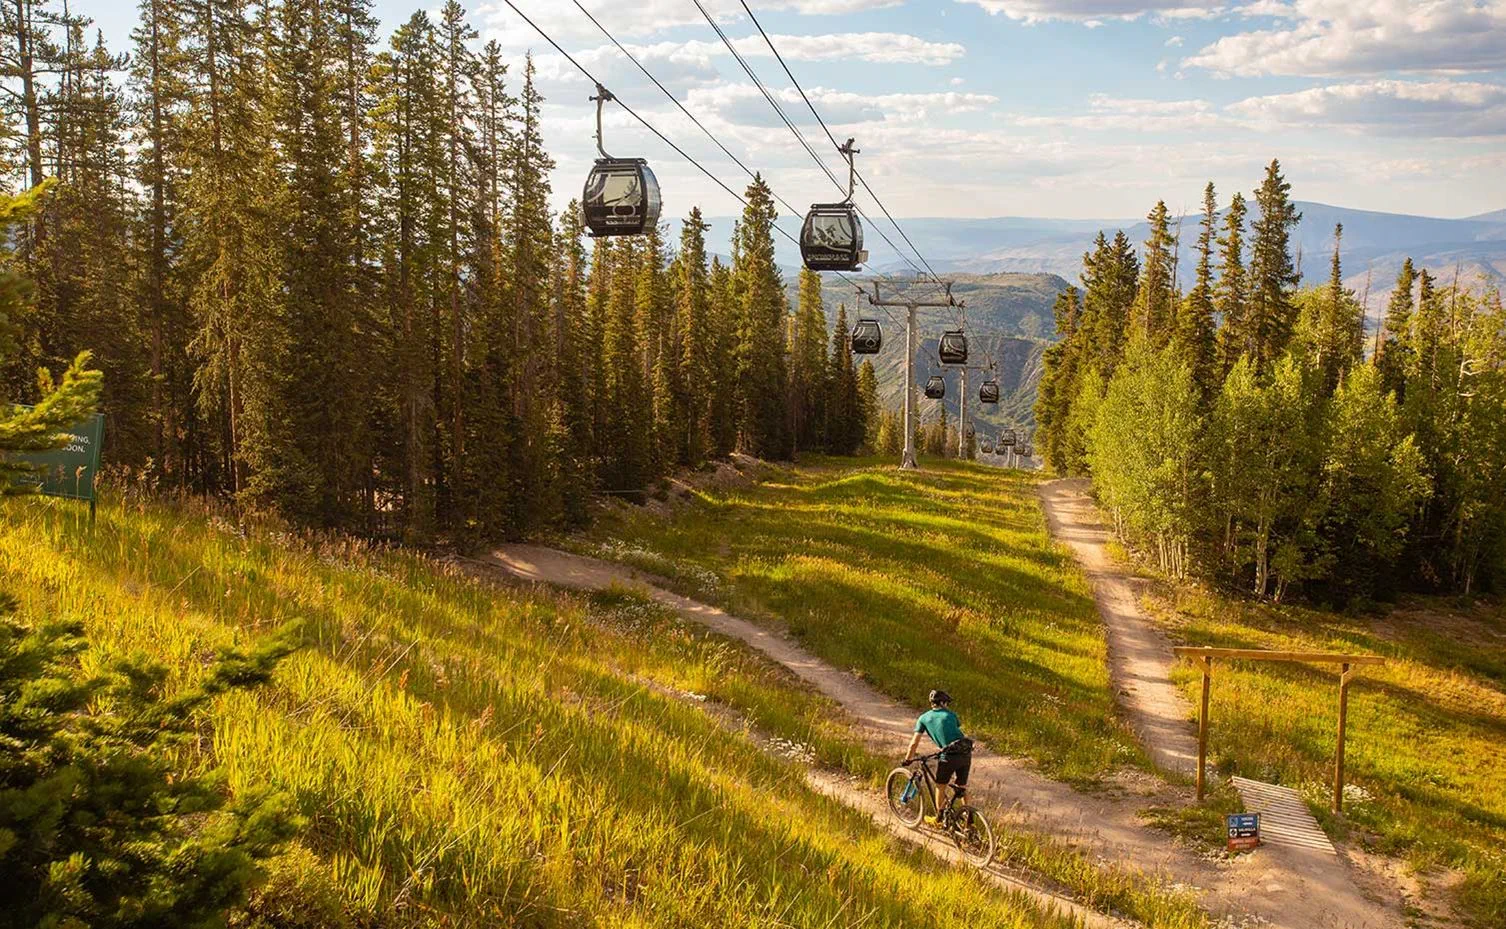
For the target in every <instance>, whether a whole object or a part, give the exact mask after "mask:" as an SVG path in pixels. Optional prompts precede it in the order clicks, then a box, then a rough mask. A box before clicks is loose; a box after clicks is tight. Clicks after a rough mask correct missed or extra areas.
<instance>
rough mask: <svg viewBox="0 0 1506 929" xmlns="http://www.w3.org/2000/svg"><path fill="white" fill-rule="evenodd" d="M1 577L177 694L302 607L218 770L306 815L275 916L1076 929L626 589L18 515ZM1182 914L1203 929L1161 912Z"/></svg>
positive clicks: (238, 707) (224, 529)
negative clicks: (155, 667) (923, 823)
mask: <svg viewBox="0 0 1506 929" xmlns="http://www.w3.org/2000/svg"><path fill="white" fill-rule="evenodd" d="M0 589H4V590H7V591H9V592H11V593H13V594H15V595H17V596H18V597H19V598H20V600H21V603H22V611H23V615H25V616H29V617H32V618H39V617H42V616H47V615H50V616H55V617H59V618H64V619H77V620H79V621H81V622H83V623H84V624H85V625H86V626H87V628H88V631H89V633H90V635H91V637H92V639H93V640H94V642H95V643H96V644H97V645H98V646H99V651H100V652H101V656H100V657H101V658H102V657H103V656H105V655H109V654H112V653H114V654H118V653H121V652H126V651H138V650H139V651H144V652H146V653H148V654H149V655H151V656H153V657H155V658H156V659H158V660H160V661H163V662H164V663H166V664H167V665H168V666H169V667H170V668H171V669H172V671H173V675H172V678H171V680H170V685H169V686H172V687H177V686H182V685H183V684H184V683H186V682H188V681H190V680H192V679H193V678H194V677H195V676H196V675H198V674H200V673H202V671H203V669H204V668H205V666H206V664H207V662H208V660H209V659H210V658H211V657H212V655H213V652H214V649H215V648H216V647H217V646H220V645H224V644H228V643H232V642H244V641H246V640H248V639H250V638H254V637H255V636H257V635H258V634H259V633H261V632H262V631H263V630H269V629H272V628H274V627H275V626H277V625H279V624H280V623H282V622H284V621H285V620H288V619H290V618H297V617H302V618H305V619H306V620H307V628H308V630H309V633H308V634H309V636H310V642H309V645H308V647H306V648H305V649H304V650H303V651H301V652H299V653H298V654H296V655H295V656H294V657H292V658H290V659H289V660H288V661H287V662H286V663H285V665H284V666H283V667H282V668H281V669H280V670H279V672H278V675H277V678H276V682H275V684H274V685H273V686H271V687H270V688H268V689H265V690H263V691H261V692H258V693H256V694H235V695H229V696H226V697H224V698H221V699H220V700H218V701H217V702H216V704H215V705H214V709H213V713H212V716H213V718H212V723H213V737H212V739H209V740H206V741H205V742H204V744H203V745H202V747H201V749H200V752H201V754H200V755H199V756H198V757H196V758H194V759H191V763H193V764H210V763H214V764H217V765H218V766H220V767H221V768H222V769H223V770H224V771H225V773H226V774H227V779H228V783H229V785H230V788H231V789H232V790H241V789H244V788H245V787H247V786H248V785H261V784H274V785H277V786H278V787H280V788H282V789H284V790H286V791H288V792H290V794H291V795H292V796H293V797H294V798H295V800H296V803H297V805H298V807H299V809H300V810H301V811H302V813H303V814H304V815H305V816H306V817H307V818H308V820H309V828H308V830H307V832H306V833H305V835H304V837H303V838H302V840H301V843H300V845H299V847H298V849H297V850H296V851H295V852H293V853H290V854H289V855H288V856H287V857H286V858H285V859H284V860H282V861H281V862H280V863H279V864H278V865H277V867H276V869H275V871H274V874H273V876H272V880H271V881H270V882H269V884H268V885H267V886H266V888H264V889H263V890H262V891H261V895H260V900H259V904H258V905H259V908H260V910H261V911H262V912H263V913H264V914H265V915H267V916H269V917H273V918H275V919H276V921H277V924H279V925H282V926H321V927H324V926H340V925H360V926H378V925H379V926H445V927H461V926H488V927H490V926H505V925H516V926H538V927H549V926H571V927H575V926H656V927H659V926H687V927H688V926H694V927H705V926H722V925H729V926H730V925H736V926H771V927H772V926H812V927H816V926H821V927H825V926H831V927H836V926H865V927H868V926H911V925H923V924H931V923H941V924H949V923H954V922H955V923H957V924H961V925H973V926H999V927H1024V926H1056V925H1063V923H1062V922H1061V921H1060V920H1057V919H1055V918H1049V917H1045V916H1042V915H1041V914H1040V913H1039V912H1037V911H1036V910H1035V909H1034V908H1033V907H1032V906H1030V905H1028V904H1027V903H1026V902H1024V901H1023V900H1022V899H1021V898H1019V897H1016V896H1010V895H1005V894H1002V893H1000V892H998V891H997V890H995V889H993V888H992V887H991V886H989V885H987V884H985V883H983V882H982V881H981V880H980V879H979V878H978V877H976V876H975V875H974V874H973V873H971V872H969V871H967V870H965V869H960V868H953V867H949V866H945V865H942V864H940V863H938V862H936V861H935V860H934V859H932V858H930V857H929V856H927V855H925V854H923V853H921V852H918V851H913V850H911V849H910V847H909V846H906V845H902V844H900V843H897V842H895V841H894V840H892V839H890V838H889V837H887V836H886V835H884V834H883V833H881V832H879V831H878V830H876V829H875V828H874V827H872V826H871V825H870V824H869V823H867V822H866V821H865V820H864V819H863V818H862V817H861V816H860V815H858V814H856V813H853V812H851V811H849V810H847V809H846V808H843V807H841V806H839V805H837V804H835V803H834V802H832V801H829V800H827V799H825V798H822V797H820V796H818V795H816V794H815V793H814V792H812V791H811V790H810V789H808V788H807V787H806V786H805V784H804V781H803V778H802V775H801V771H802V770H803V768H802V766H801V765H800V764H798V763H794V762H790V761H786V760H783V759H781V758H778V757H776V756H773V755H771V754H770V753H768V752H766V751H764V750H763V749H762V748H760V746H759V745H758V744H757V742H756V741H755V740H754V739H752V738H750V737H749V736H748V735H746V734H744V733H742V732H739V731H736V728H735V727H733V728H729V727H728V726H727V725H726V724H724V723H723V722H720V721H718V720H717V719H716V718H715V717H714V716H713V715H712V714H709V713H708V712H706V706H705V705H704V704H702V703H701V702H700V700H699V697H700V696H704V697H706V700H707V703H709V704H712V705H715V704H723V705H725V706H727V707H729V708H731V709H732V710H735V711H736V713H738V714H740V716H741V717H742V718H745V719H747V720H750V721H751V722H752V723H753V724H756V725H757V726H759V727H761V728H763V729H765V730H767V731H768V732H770V733H772V734H776V735H779V736H780V737H782V738H785V739H787V740H790V741H795V742H799V743H803V744H804V745H806V746H809V751H810V752H811V753H813V754H814V755H815V756H817V757H818V758H820V759H822V760H825V761H828V762H830V763H833V764H843V765H846V766H848V767H850V768H856V769H858V770H863V766H864V765H865V764H871V762H868V761H865V760H864V758H863V756H862V754H861V752H860V751H859V750H858V749H857V748H856V747H855V746H854V744H853V743H852V741H851V739H850V738H849V736H848V734H847V733H846V732H844V731H843V730H842V729H840V728H839V727H838V726H837V724H835V723H834V722H832V719H833V713H832V710H831V707H830V706H828V705H827V704H825V703H824V701H823V700H821V699H820V698H818V697H815V696H813V695H811V694H809V693H807V692H805V691H803V690H801V689H799V688H798V687H796V686H795V685H794V684H793V683H792V679H791V678H789V677H788V675H786V674H784V673H783V672H782V671H779V670H777V669H774V668H772V667H770V666H769V665H767V664H766V663H764V662H762V661H761V660H759V659H757V658H756V657H754V656H752V655H751V654H750V653H748V652H746V651H745V650H742V649H740V648H735V647H733V646H731V645H729V644H728V643H726V642H724V641H721V640H718V639H715V638H712V637H709V636H707V635H705V634H703V633H701V632H700V631H699V630H698V629H695V628H691V627H688V626H686V625H683V624H681V623H679V622H676V621H675V620H674V619H673V618H672V617H670V616H668V615H667V614H666V613H665V612H664V611H662V610H660V609H658V608H656V607H653V606H651V605H649V604H647V603H646V602H645V601H643V600H641V599H639V598H637V597H634V596H630V595H626V594H623V593H620V592H608V593H606V594H603V595H600V596H596V597H593V598H582V597H575V596H567V595H563V594H558V593H551V592H546V591H531V590H522V589H517V588H498V587H496V586H494V585H491V584H489V583H484V582H479V581H477V580H475V579H473V578H471V577H468V576H466V575H465V574H463V573H462V572H460V571H458V570H457V569H455V568H454V567H452V566H448V565H445V564H442V563H439V562H436V561H434V560H431V559H427V558H424V557H420V556H418V555H414V554H411V553H404V552H398V551H385V550H379V549H372V548H368V547H365V546H363V545H361V544H359V543H354V542H350V541H348V540H343V539H317V538H304V537H299V536H293V535H289V534H285V533H278V532H275V531H252V532H249V533H245V532H242V531H239V530H238V529H237V528H236V527H234V526H232V525H230V524H228V523H226V522H224V521H222V520H206V518H205V517H204V516H203V515H201V514H195V513H191V512H186V511H183V510H177V509H171V508H165V507H155V506H144V507H138V506H132V507H131V508H129V509H125V508H122V507H121V506H119V505H108V506H103V507H101V511H100V517H99V522H98V525H97V526H95V527H94V529H93V530H92V531H90V530H88V528H87V526H86V524H85V522H84V521H83V520H82V519H80V518H79V510H78V508H77V507H74V506H71V505H68V504H60V503H57V502H56V501H48V500H41V499H26V500H9V501H4V502H0ZM1162 924H1163V925H1168V926H1173V925H1195V923H1194V922H1192V921H1191V920H1187V919H1184V920H1182V921H1180V922H1177V921H1173V920H1171V919H1167V920H1164V921H1163V922H1162Z"/></svg>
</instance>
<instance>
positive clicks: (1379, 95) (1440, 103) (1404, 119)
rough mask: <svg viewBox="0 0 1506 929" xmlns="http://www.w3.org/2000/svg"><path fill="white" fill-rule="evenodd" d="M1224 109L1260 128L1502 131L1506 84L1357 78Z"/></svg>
mask: <svg viewBox="0 0 1506 929" xmlns="http://www.w3.org/2000/svg"><path fill="white" fill-rule="evenodd" d="M1227 109H1228V112H1229V113H1231V114H1233V115H1234V116H1237V117H1241V118H1243V119H1246V120H1249V121H1250V122H1252V123H1253V124H1255V125H1257V126H1260V127H1262V128H1268V129H1277V128H1287V127H1291V126H1320V127H1324V128H1327V127H1342V128H1346V129H1349V130H1351V131H1355V132H1365V133H1368V134H1375V135H1392V136H1408V137H1419V138H1454V137H1458V138H1471V137H1481V138H1483V137H1498V136H1506V87H1503V86H1501V85H1498V84H1483V83H1478V82H1466V81H1427V82H1420V81H1392V80H1376V81H1360V82H1354V83H1346V84H1333V85H1330V86H1327V87H1314V88H1310V89H1308V90H1300V91H1296V92H1295V93H1286V94H1274V95H1270V96H1264V97H1251V98H1249V99H1247V100H1242V101H1240V102H1238V103H1234V104H1231V105H1230V106H1229V107H1228V108H1227Z"/></svg>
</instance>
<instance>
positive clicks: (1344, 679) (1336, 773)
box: [1333, 662, 1350, 813]
mask: <svg viewBox="0 0 1506 929" xmlns="http://www.w3.org/2000/svg"><path fill="white" fill-rule="evenodd" d="M1349 675H1350V671H1349V664H1348V662H1345V664H1344V670H1343V672H1342V673H1340V674H1339V747H1338V751H1337V753H1336V754H1335V756H1334V765H1333V811H1334V812H1335V813H1342V812H1344V724H1345V723H1346V722H1347V721H1348V716H1349Z"/></svg>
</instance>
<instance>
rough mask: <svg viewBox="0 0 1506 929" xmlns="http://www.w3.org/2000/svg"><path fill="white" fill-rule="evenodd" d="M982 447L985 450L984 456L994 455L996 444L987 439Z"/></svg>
mask: <svg viewBox="0 0 1506 929" xmlns="http://www.w3.org/2000/svg"><path fill="white" fill-rule="evenodd" d="M981 447H982V449H983V454H985V455H992V454H993V453H994V443H992V442H990V441H988V440H987V439H984V440H983V445H982V446H981Z"/></svg>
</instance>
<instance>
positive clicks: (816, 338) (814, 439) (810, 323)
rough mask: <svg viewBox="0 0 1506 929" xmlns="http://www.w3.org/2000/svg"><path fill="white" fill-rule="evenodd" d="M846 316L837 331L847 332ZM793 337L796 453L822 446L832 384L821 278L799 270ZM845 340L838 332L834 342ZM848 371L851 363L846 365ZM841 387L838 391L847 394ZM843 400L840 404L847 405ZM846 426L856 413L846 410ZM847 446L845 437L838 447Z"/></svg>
mask: <svg viewBox="0 0 1506 929" xmlns="http://www.w3.org/2000/svg"><path fill="white" fill-rule="evenodd" d="M846 317H847V314H846V312H845V307H844V311H843V312H842V313H841V316H840V318H839V327H840V329H842V330H845V329H846V322H845V320H846ZM792 330H793V337H792V338H791V340H790V372H789V373H790V395H789V406H790V427H791V428H790V432H791V436H792V439H793V442H794V450H795V451H808V450H813V449H818V448H821V447H822V446H823V445H825V444H826V443H825V436H824V432H825V428H824V427H825V422H826V405H827V400H828V397H829V396H830V394H831V392H832V389H833V384H832V383H831V381H830V377H831V376H832V375H833V374H834V373H836V372H835V371H833V370H830V369H829V368H830V366H829V363H828V356H827V338H826V306H825V303H824V302H823V301H822V296H821V275H819V274H817V273H816V272H814V271H812V270H810V269H809V268H802V269H801V270H800V296H799V304H798V307H797V309H796V311H795V318H794V320H793V326H792ZM843 336H844V332H840V331H839V332H838V333H837V334H836V335H834V336H833V339H834V340H835V339H836V338H840V337H843ZM846 367H847V368H849V369H850V362H849V363H847V365H846ZM846 387H847V385H845V384H844V385H843V386H842V387H841V388H838V389H841V390H846ZM846 399H847V398H844V400H843V401H842V402H846ZM846 412H847V416H848V422H849V423H850V422H851V417H852V415H853V414H854V412H855V411H852V410H847V411H846ZM840 444H841V445H842V446H843V447H844V448H845V447H846V446H847V445H848V437H847V436H843V439H842V442H841V443H840Z"/></svg>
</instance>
